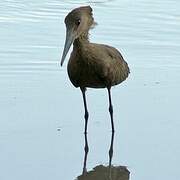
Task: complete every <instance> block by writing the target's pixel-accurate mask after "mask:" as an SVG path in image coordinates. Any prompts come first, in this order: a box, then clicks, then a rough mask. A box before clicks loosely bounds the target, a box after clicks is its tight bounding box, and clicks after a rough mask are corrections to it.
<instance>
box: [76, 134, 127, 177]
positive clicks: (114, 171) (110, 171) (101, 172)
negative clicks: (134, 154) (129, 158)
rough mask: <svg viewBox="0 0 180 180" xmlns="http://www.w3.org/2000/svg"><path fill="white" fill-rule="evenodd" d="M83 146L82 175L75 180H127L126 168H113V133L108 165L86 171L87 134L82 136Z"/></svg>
mask: <svg viewBox="0 0 180 180" xmlns="http://www.w3.org/2000/svg"><path fill="white" fill-rule="evenodd" d="M84 139H85V146H84V152H85V154H84V163H83V172H82V175H80V176H78V177H77V180H129V175H130V172H129V170H128V169H127V167H126V166H113V165H112V158H113V144H114V133H112V136H111V143H110V148H109V165H108V166H104V165H102V164H100V165H98V166H96V167H94V168H93V170H91V171H87V169H86V163H87V157H88V152H89V146H88V138H87V134H85V135H84Z"/></svg>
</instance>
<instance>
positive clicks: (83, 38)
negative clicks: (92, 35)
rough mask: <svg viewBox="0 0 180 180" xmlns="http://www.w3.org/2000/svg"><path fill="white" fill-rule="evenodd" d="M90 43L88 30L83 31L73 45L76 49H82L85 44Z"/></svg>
mask: <svg viewBox="0 0 180 180" xmlns="http://www.w3.org/2000/svg"><path fill="white" fill-rule="evenodd" d="M87 44H89V34H88V32H85V33H82V34H81V35H80V36H79V37H78V38H77V39H75V41H74V43H73V45H74V48H76V49H82V48H83V47H84V46H86V45H87Z"/></svg>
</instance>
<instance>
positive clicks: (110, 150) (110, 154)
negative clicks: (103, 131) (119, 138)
mask: <svg viewBox="0 0 180 180" xmlns="http://www.w3.org/2000/svg"><path fill="white" fill-rule="evenodd" d="M113 144H114V132H112V135H111V145H110V148H109V166H111V162H112V157H113Z"/></svg>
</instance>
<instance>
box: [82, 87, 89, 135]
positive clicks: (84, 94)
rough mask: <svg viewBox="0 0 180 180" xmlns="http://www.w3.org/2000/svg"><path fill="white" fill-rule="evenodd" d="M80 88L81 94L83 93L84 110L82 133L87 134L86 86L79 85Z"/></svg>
mask: <svg viewBox="0 0 180 180" xmlns="http://www.w3.org/2000/svg"><path fill="white" fill-rule="evenodd" d="M80 89H81V92H82V95H83V101H84V110H85V114H84V118H85V128H84V133H85V134H87V124H88V117H89V113H88V110H87V103H86V88H85V87H81V88H80Z"/></svg>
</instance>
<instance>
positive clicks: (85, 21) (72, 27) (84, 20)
mask: <svg viewBox="0 0 180 180" xmlns="http://www.w3.org/2000/svg"><path fill="white" fill-rule="evenodd" d="M64 22H65V24H66V40H65V45H64V51H63V55H62V59H61V66H62V64H63V62H64V60H65V57H66V55H67V53H68V51H69V49H70V47H71V45H72V43H73V42H74V40H75V39H77V38H79V37H80V36H81V35H82V34H83V33H88V31H89V29H90V28H91V27H92V26H93V25H94V24H95V22H94V18H93V16H92V8H91V7H90V6H83V7H79V8H76V9H73V10H72V11H71V12H70V13H69V14H68V15H67V16H66V18H65V20H64Z"/></svg>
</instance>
